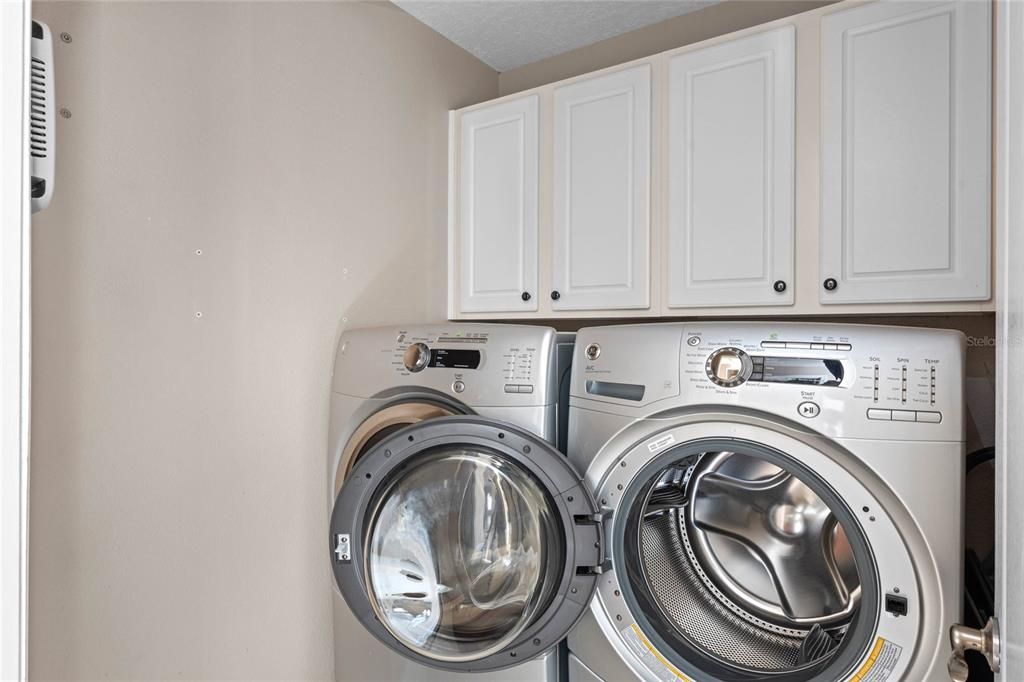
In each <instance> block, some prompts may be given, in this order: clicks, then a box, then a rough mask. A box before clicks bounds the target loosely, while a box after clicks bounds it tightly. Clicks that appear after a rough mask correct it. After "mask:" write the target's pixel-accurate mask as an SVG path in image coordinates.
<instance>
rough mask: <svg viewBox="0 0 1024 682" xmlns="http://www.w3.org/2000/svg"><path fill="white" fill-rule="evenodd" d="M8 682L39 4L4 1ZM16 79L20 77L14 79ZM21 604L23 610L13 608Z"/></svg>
mask: <svg viewBox="0 0 1024 682" xmlns="http://www.w3.org/2000/svg"><path fill="white" fill-rule="evenodd" d="M0 17H2V18H0V62H2V63H3V64H4V65H5V66H10V67H13V68H12V69H10V71H3V72H0V150H2V153H0V368H2V375H0V603H3V604H4V605H5V608H4V609H2V610H0V678H3V679H17V680H25V679H27V676H28V671H27V665H28V663H27V660H28V659H27V643H28V635H27V628H28V610H27V606H28V513H29V510H28V476H29V471H28V468H29V424H30V421H29V407H30V391H29V389H30V380H31V362H30V360H31V358H30V352H31V343H30V338H31V336H30V334H31V321H30V314H31V298H30V291H31V286H30V276H31V260H30V255H31V232H30V228H31V206H30V200H29V193H28V191H27V188H28V182H27V180H28V175H29V165H28V164H29V159H28V154H27V150H26V146H25V141H26V139H27V121H28V97H27V96H26V90H25V88H26V80H27V78H26V76H27V72H28V62H29V58H30V50H31V41H30V40H29V39H28V36H29V35H31V34H30V30H31V21H32V3H31V0H4V1H3V2H0ZM11 73H13V74H15V76H14V77H13V78H12V77H10V76H9V75H8V76H5V75H4V74H11ZM8 604H15V605H16V607H15V608H7V607H6V605H8Z"/></svg>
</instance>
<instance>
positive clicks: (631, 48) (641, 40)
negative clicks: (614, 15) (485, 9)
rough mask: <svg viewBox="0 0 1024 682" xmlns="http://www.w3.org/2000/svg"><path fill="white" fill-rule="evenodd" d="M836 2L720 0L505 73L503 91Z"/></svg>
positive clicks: (583, 71) (540, 82) (500, 87)
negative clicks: (722, 0)
mask: <svg viewBox="0 0 1024 682" xmlns="http://www.w3.org/2000/svg"><path fill="white" fill-rule="evenodd" d="M835 1H836V0H725V2H722V3H721V4H718V5H712V6H711V7H706V8H704V9H701V10H697V11H696V12H691V13H689V14H684V15H682V16H679V17H676V18H675V19H669V20H668V21H662V22H660V23H657V24H653V25H651V26H646V27H644V28H640V29H637V30H635V31H631V32H629V33H624V34H622V35H620V36H615V37H614V38H608V39H607V40H602V41H600V42H598V43H594V44H593V45H586V46H584V47H581V48H578V49H575V50H572V51H570V52H565V53H563V54H560V55H555V56H554V57H549V58H547V59H542V60H541V61H539V62H534V63H533V64H527V65H526V66H520V67H519V68H517V69H511V70H509V71H505V72H504V73H502V74H501V75H500V76H499V89H500V91H501V94H502V95H510V94H512V93H514V92H520V91H522V90H529V89H530V88H535V87H537V86H538V85H545V84H547V83H553V82H555V81H559V80H562V79H563V78H571V77H573V76H579V75H581V74H584V73H589V72H590V71H596V70H597V69H603V68H606V67H609V66H615V65H616V64H622V63H623V62H628V61H630V60H633V59H640V58H642V57H650V56H651V55H653V54H658V53H659V52H664V51H666V50H671V49H673V48H676V47H682V46H683V45H689V44H691V43H696V42H700V41H701V40H707V39H708V38H714V37H715V36H720V35H725V34H726V33H732V32H733V31H739V30H740V29H744V28H749V27H751V26H757V25H758V24H764V23H766V22H769V21H774V20H776V19H782V18H783V17H788V16H792V15H794V14H799V13H800V12H808V11H810V10H812V9H815V8H817V7H823V6H824V5H830V4H832V3H833V2H835Z"/></svg>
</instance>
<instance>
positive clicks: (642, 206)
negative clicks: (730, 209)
mask: <svg viewBox="0 0 1024 682" xmlns="http://www.w3.org/2000/svg"><path fill="white" fill-rule="evenodd" d="M554 115H555V137H554V188H553V198H554V230H553V235H552V237H553V239H552V273H551V275H552V285H553V286H552V288H553V290H552V292H551V293H550V296H551V298H552V303H551V305H552V308H553V309H554V310H586V309H635V308H648V307H649V306H650V212H651V211H650V208H651V207H650V203H651V202H650V196H651V188H650V177H651V66H650V64H644V65H641V66H637V67H633V68H629V69H625V70H623V71H617V72H614V73H611V74H607V75H602V76H596V77H594V78H589V79H586V80H583V81H577V82H575V83H572V84H570V85H565V86H563V87H560V88H557V89H556V90H555V92H554Z"/></svg>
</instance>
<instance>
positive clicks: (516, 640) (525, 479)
mask: <svg viewBox="0 0 1024 682" xmlns="http://www.w3.org/2000/svg"><path fill="white" fill-rule="evenodd" d="M571 356H572V338H571V335H562V334H556V333H555V331H554V330H552V329H549V328H545V327H529V326H520V325H493V324H441V325H420V326H408V327H387V328H378V329H366V330H357V331H351V332H347V333H345V334H344V335H343V336H342V339H341V341H340V342H339V345H338V353H337V357H336V360H335V368H334V378H333V393H332V399H331V435H330V451H329V453H330V454H329V458H328V480H329V485H330V491H329V492H330V498H331V507H330V514H331V532H330V537H329V543H330V544H329V550H330V551H329V554H328V556H329V557H330V562H331V566H332V570H333V573H334V576H335V581H336V585H337V588H338V589H337V590H336V591H335V598H334V600H333V602H334V604H333V606H334V628H335V638H334V642H335V675H336V678H337V679H339V680H375V679H379V680H392V679H415V680H424V681H429V680H447V679H451V673H452V671H472V672H476V673H478V675H477V677H478V678H479V679H482V680H487V681H488V682H499V681H506V680H508V681H511V680H521V679H531V680H548V681H551V682H553V681H554V680H556V679H558V677H559V673H560V671H561V670H563V669H564V667H565V651H564V645H559V642H560V641H561V640H562V639H563V638H564V635H565V632H566V631H567V630H568V629H569V628H570V627H571V626H572V625H573V623H575V622H576V621H577V620H578V619H579V617H580V616H581V614H582V613H583V611H584V610H585V608H586V607H587V605H588V603H589V598H590V596H591V593H592V592H593V589H594V586H595V583H596V579H597V578H596V570H595V568H594V566H595V562H596V561H597V558H598V556H599V555H600V554H601V548H602V547H603V545H602V540H601V533H602V528H601V527H600V525H599V524H598V523H597V522H596V521H595V520H594V517H595V514H596V513H597V508H596V506H595V502H594V500H593V497H592V495H591V493H590V492H589V490H588V489H586V488H585V487H584V486H582V485H581V476H580V475H579V474H578V473H577V472H576V471H575V470H574V469H573V468H572V467H571V466H570V465H569V463H568V460H567V459H566V457H565V455H564V454H563V452H561V451H559V449H558V448H557V447H556V444H558V443H560V442H561V443H564V442H565V429H566V424H567V409H566V408H567V401H568V376H569V371H570V368H571Z"/></svg>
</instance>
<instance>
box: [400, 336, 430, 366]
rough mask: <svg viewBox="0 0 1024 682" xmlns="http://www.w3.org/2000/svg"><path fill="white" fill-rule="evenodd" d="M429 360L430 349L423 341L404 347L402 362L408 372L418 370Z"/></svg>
mask: <svg viewBox="0 0 1024 682" xmlns="http://www.w3.org/2000/svg"><path fill="white" fill-rule="evenodd" d="M429 362H430V349H429V348H427V344H425V343H419V342H417V343H414V344H412V345H410V346H409V347H408V348H406V349H405V354H404V355H402V363H403V364H404V365H405V368H406V369H407V370H409V371H410V372H419V371H421V370H422V369H423V368H424V367H426V366H427V363H429Z"/></svg>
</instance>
